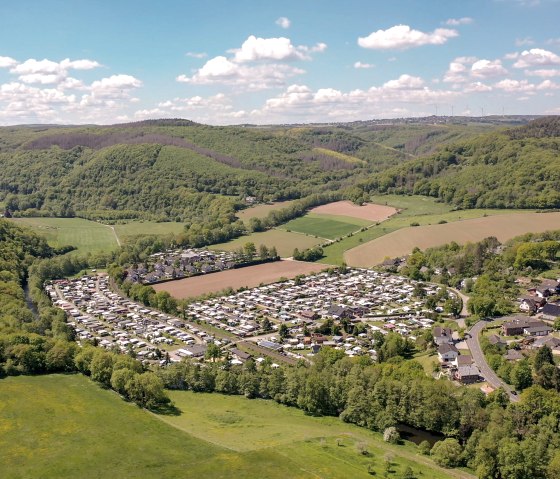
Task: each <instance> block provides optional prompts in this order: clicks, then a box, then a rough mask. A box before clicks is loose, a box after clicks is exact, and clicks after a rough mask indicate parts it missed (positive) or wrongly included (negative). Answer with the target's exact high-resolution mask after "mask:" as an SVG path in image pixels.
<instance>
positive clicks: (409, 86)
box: [383, 74, 424, 90]
mask: <svg viewBox="0 0 560 479" xmlns="http://www.w3.org/2000/svg"><path fill="white" fill-rule="evenodd" d="M423 85H424V80H422V78H420V77H413V76H411V75H406V74H405V75H401V76H400V77H399V78H397V79H396V80H389V81H388V82H386V83H385V84H384V85H383V88H387V89H390V90H414V89H418V88H421V87H422V86H423Z"/></svg>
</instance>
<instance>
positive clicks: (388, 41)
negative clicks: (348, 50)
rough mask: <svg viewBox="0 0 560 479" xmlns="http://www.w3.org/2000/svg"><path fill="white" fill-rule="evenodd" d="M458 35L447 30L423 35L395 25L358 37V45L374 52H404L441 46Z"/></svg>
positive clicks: (405, 26) (441, 29)
mask: <svg viewBox="0 0 560 479" xmlns="http://www.w3.org/2000/svg"><path fill="white" fill-rule="evenodd" d="M458 35H459V34H458V33H457V31H456V30H451V29H448V28H437V29H435V30H434V31H433V32H429V33H424V32H421V31H419V30H413V29H412V28H410V27H409V26H408V25H395V26H394V27H391V28H389V29H387V30H377V31H376V32H372V33H370V34H369V35H368V36H367V37H359V38H358V45H360V46H361V47H363V48H370V49H374V50H375V49H377V50H389V49H400V50H405V49H407V48H413V47H420V46H422V45H443V44H444V43H446V42H447V40H449V39H450V38H454V37H456V36H458Z"/></svg>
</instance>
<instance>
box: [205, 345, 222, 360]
mask: <svg viewBox="0 0 560 479" xmlns="http://www.w3.org/2000/svg"><path fill="white" fill-rule="evenodd" d="M221 356H222V350H221V349H220V347H219V346H216V345H215V344H214V343H210V344H209V345H208V347H207V348H206V352H205V353H204V358H205V359H208V360H211V361H216V360H217V359H219V358H220V357H221Z"/></svg>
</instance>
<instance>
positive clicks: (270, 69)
mask: <svg viewBox="0 0 560 479" xmlns="http://www.w3.org/2000/svg"><path fill="white" fill-rule="evenodd" d="M302 73H305V71H304V70H302V69H300V68H296V67H294V66H291V65H285V64H275V63H272V64H270V63H265V64H262V65H244V64H239V63H234V62H232V61H230V60H228V59H227V58H226V57H223V56H219V57H215V58H212V59H211V60H208V61H207V62H206V64H205V65H204V66H203V67H202V68H200V69H199V70H198V71H197V72H196V73H195V74H194V75H192V76H191V77H187V76H186V75H179V76H178V77H177V78H176V80H177V81H178V82H180V83H191V84H194V85H211V84H225V85H237V86H241V87H244V88H246V89H253V90H264V89H267V88H273V87H279V86H284V85H285V81H286V79H287V78H290V77H293V76H296V75H301V74H302Z"/></svg>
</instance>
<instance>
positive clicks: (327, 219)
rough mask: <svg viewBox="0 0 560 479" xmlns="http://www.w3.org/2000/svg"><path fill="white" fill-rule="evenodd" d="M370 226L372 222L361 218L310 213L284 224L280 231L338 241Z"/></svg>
mask: <svg viewBox="0 0 560 479" xmlns="http://www.w3.org/2000/svg"><path fill="white" fill-rule="evenodd" d="M370 224H371V221H367V220H362V219H359V218H351V217H345V216H335V215H324V214H317V213H308V214H306V215H305V216H302V217H300V218H296V219H294V220H291V221H288V222H287V223H284V224H283V225H282V226H280V227H279V229H283V230H286V231H296V232H298V233H303V234H307V235H311V236H318V237H319V238H326V239H336V238H340V237H341V236H346V235H348V234H350V233H353V232H354V231H358V230H359V229H360V228H362V227H364V226H367V225H370Z"/></svg>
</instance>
